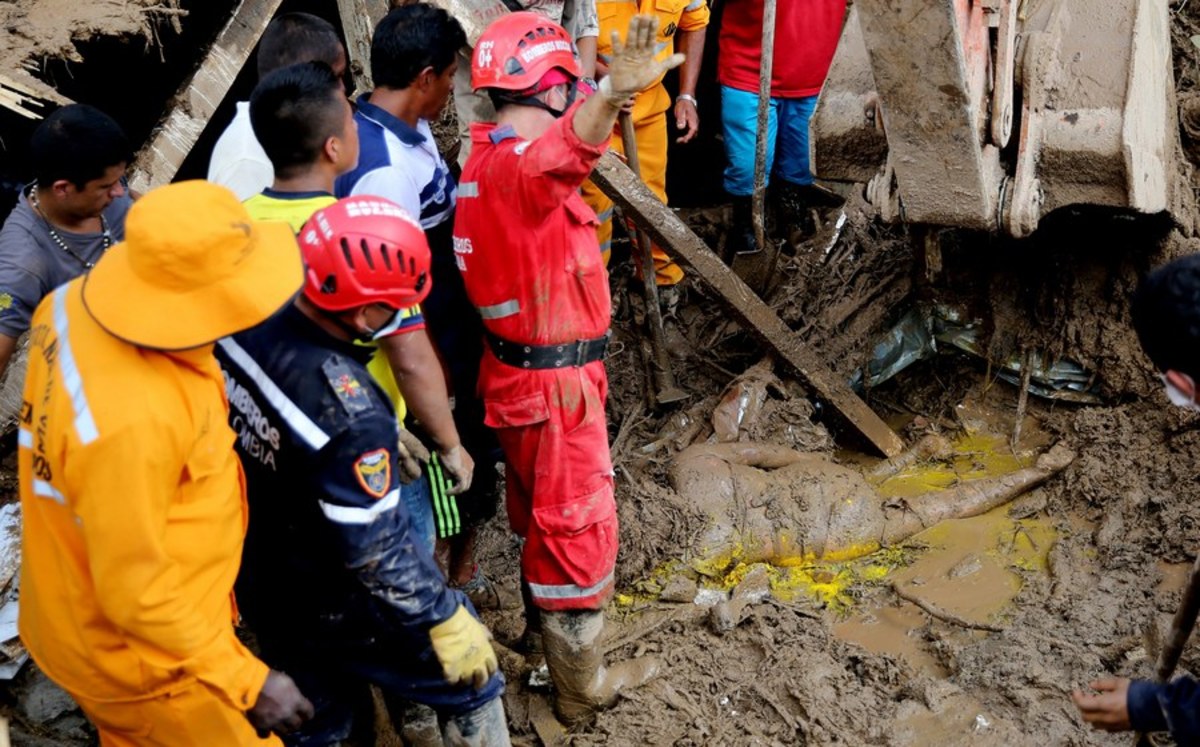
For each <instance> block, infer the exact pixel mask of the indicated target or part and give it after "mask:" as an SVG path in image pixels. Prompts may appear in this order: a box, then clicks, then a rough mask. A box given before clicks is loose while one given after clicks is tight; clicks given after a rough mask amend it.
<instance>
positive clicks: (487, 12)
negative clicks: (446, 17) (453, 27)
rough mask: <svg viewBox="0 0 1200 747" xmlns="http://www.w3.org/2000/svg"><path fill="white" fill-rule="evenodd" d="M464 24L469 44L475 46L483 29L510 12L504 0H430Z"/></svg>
mask: <svg viewBox="0 0 1200 747" xmlns="http://www.w3.org/2000/svg"><path fill="white" fill-rule="evenodd" d="M429 2H430V4H432V5H436V6H438V7H439V8H441V9H442V10H444V11H446V12H447V13H449V14H450V15H452V16H454V18H455V19H457V20H458V22H459V24H461V25H462V27H463V31H464V32H465V33H466V35H467V46H469V47H474V46H475V42H477V41H479V35H480V34H482V33H483V30H484V29H486V28H487V27H488V25H489V24H491V22H492V21H494V20H496V19H497V18H499V17H500V16H502V15H504V14H506V13H508V12H509V11H508V7H507V6H506V5H505V4H504V2H503V0H429Z"/></svg>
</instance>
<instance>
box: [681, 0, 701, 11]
mask: <svg viewBox="0 0 1200 747" xmlns="http://www.w3.org/2000/svg"><path fill="white" fill-rule="evenodd" d="M703 5H704V0H695V1H694V2H693V3H691V4H690V5H688V6H687V7H686V8H684V9H683V12H684V13H687V12H689V11H693V10H700V8H701V7H703Z"/></svg>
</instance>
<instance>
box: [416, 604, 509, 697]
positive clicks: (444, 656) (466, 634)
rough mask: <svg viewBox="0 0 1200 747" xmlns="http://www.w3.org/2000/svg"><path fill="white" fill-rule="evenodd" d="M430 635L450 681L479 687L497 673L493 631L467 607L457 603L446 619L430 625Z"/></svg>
mask: <svg viewBox="0 0 1200 747" xmlns="http://www.w3.org/2000/svg"><path fill="white" fill-rule="evenodd" d="M429 638H430V640H431V642H432V643H433V651H434V653H435V654H437V658H438V661H439V662H441V664H442V672H443V673H445V675H446V681H447V682H449V683H450V684H451V685H458V684H468V683H469V684H471V685H473V686H474V687H475V689H476V690H478V689H480V688H482V687H483V686H484V685H486V684H487V682H488V680H489V679H491V677H492V675H493V674H495V673H496V669H497V668H498V666H499V665H498V664H497V662H496V652H495V651H493V650H492V644H491V643H490V641H491V640H492V634H491V633H490V632H488V629H487V628H486V627H484V625H483V623H481V622H479V621H478V620H476V619H475V616H474V615H472V614H471V613H470V612H468V611H467V608H466V607H463V606H462V605H459V607H458V609H457V610H455V611H454V614H453V615H451V616H450V617H449V619H447V620H444V621H442V622H440V623H438V624H437V625H434V626H433V627H432V628H430V629H429Z"/></svg>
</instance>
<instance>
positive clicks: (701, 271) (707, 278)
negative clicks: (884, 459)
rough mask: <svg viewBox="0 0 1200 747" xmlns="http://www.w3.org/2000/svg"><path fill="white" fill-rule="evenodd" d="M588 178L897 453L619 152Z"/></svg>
mask: <svg viewBox="0 0 1200 747" xmlns="http://www.w3.org/2000/svg"><path fill="white" fill-rule="evenodd" d="M592 181H593V182H594V183H595V184H596V186H598V187H599V188H600V189H601V190H603V192H604V193H605V194H606V195H608V197H609V199H611V200H612V201H613V202H615V203H616V204H617V206H618V207H620V208H621V209H622V210H623V211H624V213H625V215H626V216H628V217H629V218H631V219H632V220H633V221H634V222H635V223H637V224H638V227H640V228H642V229H645V231H646V232H647V233H649V234H650V235H651V236H652V237H653V238H654V240H655V242H656V243H657V244H658V245H659V246H661V247H662V248H663V249H665V250H666V251H667V252H668V253H670V255H671V257H672V259H674V260H675V261H676V262H678V263H679V264H681V265H683V267H684V268H685V269H686V270H688V271H689V272H690V273H692V275H693V276H694V277H696V278H697V279H699V280H700V281H701V282H703V283H704V284H705V285H706V286H708V287H709V288H710V289H712V290H713V292H715V293H716V294H717V296H718V297H720V298H721V300H723V301H724V302H725V305H726V306H727V308H728V309H729V311H731V312H732V313H733V315H734V316H735V317H736V318H737V319H738V320H739V321H740V322H741V323H742V325H743V327H744V328H745V329H746V330H747V331H748V332H751V333H752V334H754V335H755V336H757V337H758V338H759V339H761V340H762V341H763V342H764V343H765V344H766V345H767V347H769V348H770V349H771V350H772V351H774V352H775V353H776V354H777V355H778V356H779V358H780V359H782V360H783V361H784V362H786V363H787V365H788V366H789V367H790V368H792V369H793V370H794V371H795V372H796V373H797V374H799V376H800V378H801V379H802V380H803V381H804V382H805V383H806V384H808V385H809V386H810V387H812V388H813V389H814V390H815V391H816V393H817V395H818V396H820V397H821V398H822V399H824V400H825V401H826V402H828V403H829V404H830V405H832V406H833V408H834V409H836V410H837V411H838V412H840V413H841V414H842V415H843V416H844V417H845V418H846V419H847V420H848V421H849V422H850V423H851V424H852V425H853V426H854V427H855V428H856V429H857V430H858V432H859V433H861V434H862V435H863V437H865V438H866V439H867V440H868V441H870V442H871V444H872V445H874V446H875V448H877V449H879V451H881V452H882V453H883V454H885V455H887V456H889V457H891V456H896V455H897V454H899V453H900V451H901V450H902V449H903V448H904V442H903V441H901V440H900V437H899V436H897V435H896V433H895V431H893V430H892V429H891V428H889V427H888V425H887V424H886V423H884V422H883V420H881V419H880V418H879V416H878V415H876V414H875V413H874V412H873V411H872V410H871V408H869V407H867V405H866V403H865V402H863V401H862V399H861V398H859V397H858V395H856V394H855V393H854V392H853V391H852V390H851V389H850V387H849V386H848V385H847V384H846V383H845V382H844V381H842V380H841V379H839V378H838V377H837V376H835V375H834V374H833V372H832V371H831V370H830V368H829V367H828V366H827V365H825V364H824V363H823V362H821V361H820V360H819V359H818V358H817V357H816V355H814V354H813V352H812V351H811V350H810V349H809V348H808V346H806V345H805V344H804V343H803V341H801V340H800V338H799V336H797V335H796V333H795V332H793V331H792V330H791V329H790V328H789V327H788V326H787V325H786V324H784V322H783V320H782V319H780V318H779V315H778V314H776V313H775V311H774V310H773V309H771V307H770V306H767V305H766V304H765V303H763V301H762V299H760V298H759V297H758V296H757V295H756V294H755V293H754V291H753V290H751V289H750V286H748V285H746V283H745V282H743V281H742V279H741V278H739V277H738V276H737V275H735V274H734V273H733V272H732V271H730V269H729V268H728V267H726V266H725V263H724V262H722V261H721V260H720V258H718V257H717V255H715V254H713V253H712V251H711V250H710V249H709V248H708V246H707V245H706V244H705V243H704V241H703V240H702V239H701V238H700V237H699V236H697V235H696V234H695V233H693V232H692V230H691V229H690V228H688V227H687V225H686V224H685V223H684V222H683V221H682V220H680V219H679V216H677V215H676V214H675V213H674V211H672V210H671V209H670V208H668V207H667V206H666V205H664V204H663V203H662V202H660V201H659V199H658V198H657V197H655V196H654V193H652V192H651V191H650V190H649V189H648V188H647V187H646V185H645V184H643V183H642V182H641V180H640V179H638V178H637V177H636V176H634V175H633V172H631V171H630V170H629V167H627V166H626V165H625V164H624V163H623V162H622V161H621V159H620V157H619V156H617V155H616V154H615V153H613V152H612V151H609V152H607V153H605V154H604V156H603V157H602V158H601V159H600V163H599V164H598V165H597V166H596V170H595V171H593V172H592Z"/></svg>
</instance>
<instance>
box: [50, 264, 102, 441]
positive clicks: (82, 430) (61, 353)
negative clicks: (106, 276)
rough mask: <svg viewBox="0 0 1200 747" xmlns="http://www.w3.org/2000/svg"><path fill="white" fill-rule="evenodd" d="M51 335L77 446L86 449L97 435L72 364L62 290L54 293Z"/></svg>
mask: <svg viewBox="0 0 1200 747" xmlns="http://www.w3.org/2000/svg"><path fill="white" fill-rule="evenodd" d="M54 332H55V334H57V335H58V365H59V368H60V370H61V371H62V377H63V386H64V387H66V390H67V395H68V396H70V398H71V409H73V410H74V411H75V433H76V434H77V435H78V436H79V440H80V442H82V443H83V444H84V445H87V444H90V443H91V442H92V441H95V440H96V438H97V437H99V435H100V434H99V432H98V431H97V430H96V421H95V420H94V419H93V418H92V408H91V407H89V406H88V401H87V393H86V392H84V391H83V377H82V376H80V375H79V366H77V365H76V364H75V354H74V353H73V352H72V351H71V339H70V337H68V335H67V332H68V325H67V287H66V286H63V287H61V288H59V289H58V290H57V291H55V292H54Z"/></svg>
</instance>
